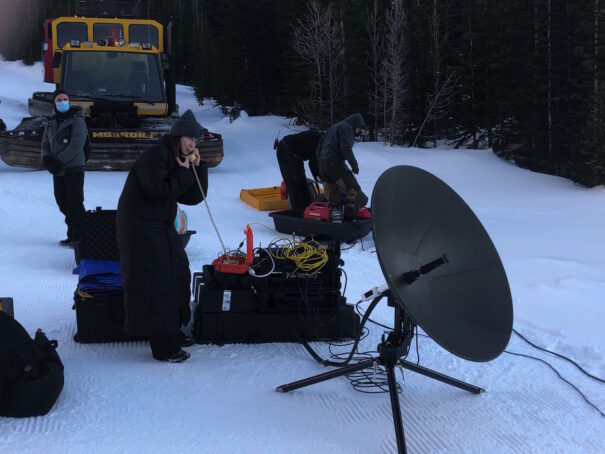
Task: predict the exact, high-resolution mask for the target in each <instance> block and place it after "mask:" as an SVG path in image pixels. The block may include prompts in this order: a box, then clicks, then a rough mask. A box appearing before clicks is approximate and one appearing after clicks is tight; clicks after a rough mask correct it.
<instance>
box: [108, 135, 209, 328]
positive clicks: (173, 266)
mask: <svg viewBox="0 0 605 454" xmlns="http://www.w3.org/2000/svg"><path fill="white" fill-rule="evenodd" d="M196 170H197V171H198V175H199V177H200V181H201V183H202V187H203V188H204V193H206V191H207V189H208V169H207V168H204V167H197V168H196ZM202 200H203V198H202V194H201V193H200V190H199V188H198V186H197V183H196V182H195V178H194V175H193V171H192V170H191V169H186V168H184V167H181V166H179V165H178V164H177V162H176V159H175V154H174V152H173V151H172V150H170V148H169V147H168V142H167V141H166V140H165V139H160V142H159V143H158V145H154V146H152V147H150V148H148V149H147V150H146V151H145V152H144V153H143V154H142V155H141V156H140V157H139V158H138V159H137V160H136V162H135V163H134V164H133V166H132V169H131V170H130V173H129V174H128V178H127V179H126V183H125V185H124V189H123V190H122V195H121V196H120V201H119V202H118V213H117V234H118V245H119V248H120V265H121V268H122V284H123V286H124V295H125V305H126V325H125V330H126V332H127V333H129V334H131V335H134V336H173V335H176V334H178V332H179V329H180V327H181V325H182V324H183V325H184V324H187V323H188V322H189V319H190V317H191V312H190V310H189V300H190V298H191V291H190V289H189V286H190V283H191V272H190V271H189V260H188V259H187V255H186V254H185V249H184V248H183V243H182V241H181V238H180V236H179V235H178V233H177V232H176V230H175V228H174V218H175V216H176V211H177V202H179V203H183V204H185V205H195V204H198V203H200V202H201V201H202Z"/></svg>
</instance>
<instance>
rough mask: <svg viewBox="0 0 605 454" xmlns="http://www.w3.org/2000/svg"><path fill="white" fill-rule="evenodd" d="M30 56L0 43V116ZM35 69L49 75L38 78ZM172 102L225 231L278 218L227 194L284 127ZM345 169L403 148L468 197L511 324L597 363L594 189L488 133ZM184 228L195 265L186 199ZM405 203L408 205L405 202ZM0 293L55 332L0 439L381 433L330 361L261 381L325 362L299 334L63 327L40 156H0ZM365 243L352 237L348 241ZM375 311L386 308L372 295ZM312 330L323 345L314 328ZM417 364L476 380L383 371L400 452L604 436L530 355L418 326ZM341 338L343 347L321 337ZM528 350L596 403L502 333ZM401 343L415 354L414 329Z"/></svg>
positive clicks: (357, 270)
mask: <svg viewBox="0 0 605 454" xmlns="http://www.w3.org/2000/svg"><path fill="white" fill-rule="evenodd" d="M41 78H42V74H41V67H40V66H39V65H36V66H33V67H25V66H23V65H22V64H20V63H12V62H4V61H0V101H1V103H0V118H3V119H4V120H5V122H6V123H7V125H8V126H9V127H14V126H16V124H17V123H18V121H19V119H20V118H21V117H23V116H26V115H27V108H26V100H27V97H28V96H29V95H30V94H31V92H33V91H35V90H46V91H48V90H52V86H49V85H48V84H43V83H42V82H39V80H41ZM49 87H50V88H49ZM177 97H178V102H179V104H180V106H181V110H182V111H184V110H185V109H187V108H192V109H193V110H194V113H195V114H196V116H197V118H198V120H199V121H200V123H202V124H203V125H204V126H205V127H207V128H208V129H210V130H212V131H216V132H219V133H221V134H223V137H224V140H225V158H224V161H223V163H222V164H221V165H220V166H219V167H217V168H215V169H212V170H211V171H210V189H209V199H208V200H209V203H210V207H211V209H212V212H213V215H214V218H215V221H216V223H217V225H218V226H219V229H220V231H221V235H222V236H223V239H224V241H225V243H226V244H227V246H228V247H236V246H237V245H238V244H239V242H240V241H241V240H242V239H243V233H242V230H243V228H244V227H245V225H246V224H247V223H252V222H255V223H262V224H264V225H266V226H267V227H268V228H264V227H262V226H260V225H253V229H254V234H255V243H256V244H258V242H259V241H260V242H261V243H262V244H263V245H266V244H267V243H268V242H269V241H270V240H271V239H273V238H274V237H276V236H277V234H276V233H275V232H271V231H270V230H269V229H270V228H272V227H273V225H272V221H271V219H270V218H269V217H268V216H267V213H262V212H258V211H255V210H253V209H252V208H250V207H248V206H247V205H245V204H244V203H242V202H240V201H239V191H240V189H241V188H254V187H263V186H272V185H276V184H279V183H280V181H281V177H280V175H279V169H278V166H277V161H276V159H275V155H274V151H273V149H272V144H273V139H274V138H275V137H276V135H278V133H279V135H280V136H283V135H285V134H287V133H289V132H292V131H294V130H295V129H296V128H293V127H291V126H290V123H289V121H288V119H285V118H282V117H276V116H267V117H247V115H245V113H244V114H243V115H242V116H241V117H240V118H239V119H237V120H236V121H235V122H233V123H229V119H228V118H223V117H222V115H221V114H220V111H219V110H218V109H216V108H213V107H212V105H211V102H209V101H208V102H206V104H205V105H203V106H199V105H198V104H197V102H196V101H195V98H194V97H193V95H192V93H191V91H190V89H189V88H187V87H183V86H179V87H178V90H177ZM355 154H356V156H357V158H358V160H359V162H360V168H361V172H360V175H359V181H360V184H361V185H362V187H363V189H364V191H366V193H367V194H368V195H369V194H371V192H372V188H373V185H374V183H375V182H376V180H377V178H378V177H379V175H380V174H381V173H382V172H383V171H384V170H385V169H387V168H389V167H391V166H394V165H398V164H407V165H414V166H418V167H420V168H423V169H425V170H428V171H429V172H432V173H434V174H435V175H437V176H438V177H439V178H441V179H443V180H444V181H445V182H446V183H448V184H449V185H451V186H452V187H453V188H454V189H455V190H456V191H457V192H458V193H459V194H460V195H461V197H462V198H463V199H464V200H465V201H466V202H467V203H468V204H469V205H470V206H471V208H472V209H473V210H474V211H475V213H476V214H477V216H478V217H479V219H480V220H481V221H482V223H483V224H484V226H485V227H486V229H487V231H488V232H489V234H490V235H491V237H492V240H493V242H494V244H495V245H496V247H497V249H498V251H499V252H500V254H501V258H502V261H503V263H504V266H505V268H506V272H507V275H508V279H509V282H510V286H511V292H512V295H513V301H514V313H515V322H514V325H515V329H517V330H519V331H520V332H521V333H523V334H525V335H526V336H527V337H528V338H530V339H531V340H533V341H534V342H536V343H538V344H540V345H542V346H545V347H547V348H550V349H554V350H556V351H558V352H559V353H562V354H565V355H568V356H570V357H573V358H574V359H575V360H576V361H577V362H578V363H579V364H580V365H581V366H583V367H584V368H585V369H587V370H588V371H590V372H591V373H592V374H595V375H597V376H600V377H605V333H604V330H603V324H604V320H605V305H604V304H603V296H604V295H605V278H604V277H603V276H605V242H604V241H603V235H602V230H603V225H605V189H603V188H595V189H585V188H582V187H578V186H575V185H573V184H572V183H571V182H569V181H568V180H564V179H561V178H556V177H552V176H547V175H541V174H537V173H532V172H529V171H526V170H522V169H519V168H517V167H515V166H513V165H511V164H509V163H507V162H504V161H502V160H500V159H499V158H497V157H496V156H495V155H494V154H493V153H491V152H490V151H467V150H449V149H436V150H420V149H409V148H401V147H384V146H383V145H382V144H376V143H359V144H356V146H355ZM125 178H126V173H125V172H111V173H106V172H87V174H86V182H85V204H86V207H87V208H88V209H92V208H94V207H95V206H102V207H103V208H108V209H110V208H115V207H116V205H117V200H118V197H119V194H120V192H121V189H122V186H123V183H124V181H125ZM186 210H187V214H188V217H189V222H190V227H191V228H192V229H195V230H197V232H198V233H197V234H196V235H194V236H193V237H192V239H191V242H190V244H189V246H188V247H187V253H188V255H189V258H190V261H191V268H192V270H194V271H197V270H200V269H201V267H202V265H204V264H206V263H209V262H210V261H211V260H212V259H213V258H214V257H215V256H216V255H217V254H218V253H219V252H220V243H219V241H218V239H217V238H216V235H215V234H214V231H213V229H212V226H211V224H210V222H209V220H208V216H207V213H206V210H205V208H204V207H203V206H201V205H200V206H197V207H188V208H186ZM410 215H413V213H411V214H410ZM0 219H1V220H2V222H0V294H1V295H2V296H12V297H13V298H14V300H15V313H16V317H17V319H18V320H20V322H21V323H22V324H23V325H24V326H25V328H26V329H27V330H28V331H29V332H30V333H32V334H33V332H34V331H35V329H36V328H39V327H40V328H42V329H44V330H45V331H46V332H47V334H48V335H49V337H50V338H56V339H57V340H58V341H59V354H60V355H61V358H62V359H63V361H64V363H65V380H66V382H65V388H64V390H63V392H62V394H61V396H60V397H59V400H58V402H57V404H56V406H55V408H54V409H53V410H52V412H51V413H50V414H49V415H47V416H45V417H41V418H29V419H24V420H13V419H6V418H0V452H2V453H17V452H19V453H20V452H28V453H37V452H40V453H41V452H44V453H48V452H51V453H62V452H82V451H87V452H89V453H107V452H120V453H124V452H133V453H138V452H162V453H164V452H187V451H188V452H201V453H232V452H241V453H286V452H287V453H290V452H296V453H311V452H313V453H324V452H330V453H347V454H350V453H377V452H381V453H388V452H394V451H395V450H396V444H395V434H394V431H393V423H392V417H391V409H390V404H389V397H388V394H362V393H359V392H356V391H354V390H353V388H352V387H351V385H350V384H349V382H348V381H347V380H346V379H345V378H339V379H335V380H331V381H329V382H325V383H321V384H317V385H313V386H310V387H307V388H304V389H301V390H297V391H294V392H291V393H288V394H280V393H276V392H275V391H274V389H275V387H276V386H278V385H281V384H284V383H288V382H291V381H295V380H298V379H301V378H304V377H307V376H310V375H314V374H317V373H321V372H324V371H325V369H324V368H323V367H322V366H320V365H319V364H317V363H316V362H315V361H314V360H313V359H312V358H311V357H310V356H309V355H308V354H307V353H306V352H305V350H304V349H303V348H302V347H301V346H300V345H298V344H264V345H226V346H223V347H220V346H214V345H210V346H194V347H191V348H189V351H190V352H191V359H190V360H189V361H187V362H186V363H184V364H176V365H172V364H164V363H159V362H156V361H153V360H152V359H151V355H150V351H149V347H148V346H147V345H146V344H145V343H142V342H133V343H122V344H105V345H101V344H97V345H83V344H77V343H75V342H74V341H73V340H72V337H73V334H74V333H75V330H76V326H75V314H74V312H73V311H72V309H71V307H72V295H73V291H74V289H75V287H76V282H77V278H76V276H74V275H72V274H71V270H72V268H73V266H74V259H73V254H72V253H71V251H70V250H69V249H65V248H60V247H58V246H57V241H58V240H59V239H61V238H63V237H64V234H65V232H64V229H65V227H64V224H63V220H62V217H61V215H60V213H59V211H58V209H57V207H56V205H55V202H54V199H53V195H52V179H51V177H50V175H49V174H48V173H46V172H44V171H28V170H24V169H17V168H11V167H8V166H6V165H4V164H3V163H0ZM364 249H365V250H364ZM371 250H372V240H371V237H368V238H366V239H365V240H364V245H363V248H362V245H361V244H359V243H358V244H357V245H355V246H354V247H353V248H351V249H349V250H347V251H345V252H343V259H344V261H345V270H346V272H347V275H348V285H347V291H346V296H347V297H348V300H349V302H351V303H354V302H356V301H357V300H358V295H359V294H360V293H361V292H362V291H365V290H367V289H368V288H370V287H373V286H376V285H380V284H382V283H383V282H384V278H383V277H382V273H381V271H380V267H379V265H378V262H377V260H376V255H375V254H374V253H372V252H371ZM374 318H375V319H376V320H378V321H381V322H383V323H387V324H390V323H392V310H391V309H389V308H388V307H387V306H386V304H381V305H379V306H378V308H377V310H376V311H375V316H374ZM370 329H371V333H370V336H369V337H368V338H367V339H365V340H364V341H362V343H361V346H360V351H368V350H374V349H375V347H376V344H377V343H378V342H379V340H380V335H381V334H382V329H381V328H378V327H377V326H370ZM314 347H315V348H316V349H318V350H319V351H320V352H321V353H322V354H323V355H324V356H325V355H328V354H329V353H328V347H327V345H326V344H322V343H316V344H314ZM418 349H419V353H420V364H421V365H423V366H425V367H429V368H432V369H434V370H437V371H439V372H442V373H444V374H447V375H451V376H453V377H455V378H458V379H461V380H464V381H467V382H470V383H473V384H476V385H477V386H481V387H483V388H485V389H486V390H487V392H486V393H483V394H481V395H472V394H469V393H467V392H464V391H461V390H458V389H455V388H452V387H449V386H447V385H445V384H443V383H440V382H438V381H435V380H431V379H429V378H426V377H423V376H420V375H417V374H414V373H412V372H409V371H406V372H405V381H402V380H401V376H400V375H399V372H398V373H397V374H398V375H397V376H398V379H399V382H400V384H401V385H402V387H403V392H402V393H401V394H400V403H401V408H402V413H403V420H404V427H405V431H406V439H407V445H408V450H409V452H416V453H426V452H486V453H487V452H489V453H492V452H506V453H508V452H518V453H527V452H549V453H550V452H562V453H563V452H566V453H567V452H595V453H596V452H605V418H604V417H602V416H600V415H599V413H598V412H597V411H596V410H595V409H593V408H592V407H590V406H589V405H588V404H586V403H585V402H584V401H583V400H582V399H581V398H580V396H579V395H578V394H577V393H576V392H575V391H574V390H573V389H572V388H571V387H569V386H568V385H567V384H565V383H563V382H562V381H560V380H559V379H558V378H557V376H556V375H555V373H554V372H553V371H552V370H551V369H549V368H548V367H547V366H546V365H545V364H543V363H540V362H537V361H533V360H530V359H527V358H523V357H518V356H513V355H510V354H508V353H504V354H503V355H501V356H500V357H499V358H497V359H496V360H494V361H492V362H489V363H472V362H468V361H464V360H462V359H459V358H456V357H454V356H452V355H451V354H449V353H447V352H446V351H445V350H444V349H442V348H441V347H439V346H437V345H436V344H435V343H434V342H432V341H431V340H430V339H428V338H426V337H420V338H419V341H418ZM337 350H340V351H347V348H346V347H343V348H340V349H337ZM507 350H508V351H510V352H518V353H523V354H528V355H533V356H537V357H540V358H542V359H544V360H546V361H548V362H550V363H551V364H552V365H553V366H555V367H556V368H557V369H558V370H559V371H560V373H561V374H562V375H563V376H564V377H565V378H566V379H568V380H570V381H572V382H574V383H575V384H576V385H577V386H578V387H579V388H580V389H581V390H582V392H584V393H585V394H586V396H587V397H588V398H589V399H590V400H591V401H593V402H594V403H595V404H596V405H598V406H599V407H600V408H601V410H602V411H603V410H604V409H605V388H604V385H603V384H602V383H597V382H596V381H594V380H591V379H589V378H587V377H586V376H584V375H583V374H581V373H580V372H579V371H578V370H577V369H576V368H575V367H573V366H572V365H571V364H569V363H567V362H564V361H562V360H560V359H558V358H555V357H552V356H549V355H546V354H544V353H540V352H538V351H536V350H534V349H532V348H531V347H530V346H528V345H527V344H526V343H524V342H523V341H522V340H520V339H519V337H517V336H516V335H513V337H512V339H511V342H510V344H509V346H508V348H507ZM409 359H410V360H411V361H416V349H415V345H414V346H413V348H412V352H411V353H410V357H409Z"/></svg>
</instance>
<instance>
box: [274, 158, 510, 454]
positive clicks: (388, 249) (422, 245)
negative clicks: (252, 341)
mask: <svg viewBox="0 0 605 454" xmlns="http://www.w3.org/2000/svg"><path fill="white" fill-rule="evenodd" d="M372 235H373V236H374V243H375V244H376V253H377V255H378V262H379V263H380V267H381V268H382V273H383V274H384V277H385V279H386V281H387V286H388V288H386V287H385V286H381V287H375V288H374V289H372V290H371V291H369V292H367V293H365V294H364V295H363V297H364V298H369V297H373V298H374V299H373V301H372V303H371V304H370V305H369V306H368V308H367V310H366V313H365V314H364V317H363V319H362V322H361V325H362V327H363V325H364V324H365V322H366V321H367V320H368V316H369V314H370V313H371V312H372V310H373V309H374V308H375V307H376V305H377V304H378V302H379V301H380V299H381V298H383V297H384V296H386V297H387V298H388V304H389V305H390V306H392V307H394V308H395V311H394V312H395V314H394V323H393V330H392V331H390V332H388V333H385V335H383V338H382V342H381V343H380V344H379V345H378V347H377V351H378V356H377V357H373V358H369V359H365V360H361V361H359V362H357V363H355V364H348V365H347V364H346V363H348V361H349V360H347V361H346V362H345V363H344V364H338V365H339V366H343V367H341V368H340V369H339V370H332V371H329V372H325V373H323V374H319V375H315V376H313V377H309V378H306V379H303V380H299V381H297V382H293V383H288V384H285V385H282V386H279V387H278V388H277V391H280V392H289V391H292V390H294V389H299V388H302V387H305V386H309V385H312V384H315V383H320V382H322V381H326V380H330V379H332V378H336V377H340V376H343V375H347V374H350V373H353V372H356V371H360V370H363V369H366V368H370V367H375V366H376V364H380V365H381V366H384V367H385V370H386V375H387V379H388V383H389V394H390V398H391V410H392V412H393V422H394V426H395V436H396V438H397V452H398V453H406V452H407V448H406V442H405V435H404V431H403V422H402V419H401V409H400V406H399V398H398V396H397V389H398V385H397V381H396V379H395V370H394V368H395V366H401V367H403V368H405V369H408V370H411V371H413V372H417V373H419V374H421V375H424V376H426V377H429V378H432V379H434V380H438V381H441V382H443V383H447V384H448V385H451V386H455V387H457V388H460V389H463V390H466V391H469V392H472V393H475V394H479V393H481V392H483V391H484V390H483V389H482V388H479V387H477V386H474V385H471V384H469V383H465V382H462V381H460V380H457V379H455V378H453V377H449V376H447V375H443V374H440V373H439V372H437V371H434V370H431V369H427V368H426V367H423V366H420V365H419V364H414V363H411V362H409V361H406V360H405V357H406V356H407V354H408V352H409V348H410V344H411V341H412V338H413V336H414V332H415V328H416V325H420V326H421V327H422V328H423V329H424V330H425V331H426V333H427V334H428V335H429V336H430V337H432V338H433V339H434V340H435V341H436V342H437V343H438V344H439V345H441V346H442V347H443V348H445V349H446V350H448V351H449V352H451V353H453V354H454V355H456V356H460V357H461V358H464V359H468V360H471V361H490V360H492V359H494V358H496V357H497V356H498V355H500V353H502V352H503V351H504V349H505V348H506V345H507V344H508V341H509V340H510V336H511V333H512V327H513V305H512V300H511V296H510V289H509V286H508V280H507V279H506V273H505V272H504V267H503V266H502V261H501V260H500V256H499V255H498V251H496V248H495V247H494V245H493V243H492V241H491V240H490V238H489V235H488V234H487V232H486V231H485V229H484V228H483V226H482V225H481V222H479V219H477V217H476V216H475V214H474V213H473V212H472V210H471V209H470V208H469V207H468V205H467V204H466V203H464V200H462V199H461V198H460V197H459V196H458V194H456V193H455V192H454V191H453V190H452V189H451V188H450V187H449V186H448V185H447V184H445V183H444V182H443V181H441V180H440V179H439V178H437V177H435V176H433V175H431V174H430V173H428V172H426V171H424V170H422V169H418V168H416V167H411V166H397V167H392V168H390V169H388V170H386V171H385V172H384V173H383V174H382V175H381V176H380V178H378V181H377V182H376V185H375V186H374V191H373V192H372ZM358 341H359V338H358V339H357V340H356V341H355V344H354V346H353V349H352V350H351V353H350V355H349V359H351V357H352V355H353V353H354V351H355V349H356V347H357V342H358ZM322 364H325V361H324V362H322ZM331 365H333V364H331Z"/></svg>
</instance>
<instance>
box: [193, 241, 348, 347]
mask: <svg viewBox="0 0 605 454" xmlns="http://www.w3.org/2000/svg"><path fill="white" fill-rule="evenodd" d="M322 244H323V246H324V247H325V248H326V250H327V253H328V261H327V263H326V265H325V266H324V267H323V268H322V269H321V270H320V272H318V273H316V274H312V275H310V274H306V275H305V274H302V273H296V272H295V269H296V267H295V266H294V265H293V264H292V262H290V261H288V260H280V261H276V262H275V269H274V270H273V272H271V273H270V274H268V275H263V276H264V277H254V276H250V275H248V274H245V275H230V274H224V273H219V272H217V271H216V270H215V269H214V267H212V266H211V265H204V267H203V268H202V272H197V273H194V275H193V297H194V300H195V312H194V327H193V334H194V336H195V339H196V341H197V342H198V343H216V344H224V343H235V342H245V343H255V342H301V341H316V340H335V339H344V338H353V337H355V336H356V335H357V333H358V329H359V316H358V315H357V314H356V313H355V311H354V308H353V306H351V305H348V304H346V299H345V298H344V297H343V296H342V295H341V293H340V288H341V284H340V277H341V273H342V270H341V269H340V265H341V264H342V261H341V260H340V243H338V242H337V241H333V240H329V241H328V240H326V241H325V242H322ZM257 259H258V258H255V260H257ZM253 267H254V264H253ZM259 274H260V273H259Z"/></svg>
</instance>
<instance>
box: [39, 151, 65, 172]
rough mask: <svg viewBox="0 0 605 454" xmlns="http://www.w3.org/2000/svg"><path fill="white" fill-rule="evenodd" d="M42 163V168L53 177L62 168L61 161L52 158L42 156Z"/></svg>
mask: <svg viewBox="0 0 605 454" xmlns="http://www.w3.org/2000/svg"><path fill="white" fill-rule="evenodd" d="M42 162H43V163H44V167H46V168H47V169H48V171H49V172H50V173H52V174H53V175H56V174H58V173H59V172H60V171H61V169H62V168H63V165H62V164H61V161H59V160H57V159H55V158H53V157H52V156H44V158H42Z"/></svg>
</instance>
